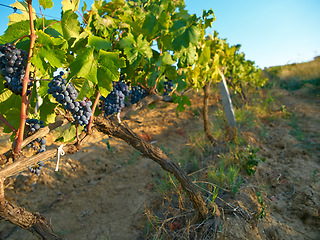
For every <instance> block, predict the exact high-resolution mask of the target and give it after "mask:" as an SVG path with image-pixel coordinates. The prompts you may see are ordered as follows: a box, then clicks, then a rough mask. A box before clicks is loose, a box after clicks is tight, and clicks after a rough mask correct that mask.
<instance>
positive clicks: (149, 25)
mask: <svg viewBox="0 0 320 240" xmlns="http://www.w3.org/2000/svg"><path fill="white" fill-rule="evenodd" d="M157 30H158V22H157V18H156V16H155V15H154V14H153V13H148V14H147V15H146V18H145V20H144V22H143V25H142V31H143V33H144V34H145V35H147V36H148V37H149V39H150V38H152V37H153V36H154V34H155V33H156V32H157Z"/></svg>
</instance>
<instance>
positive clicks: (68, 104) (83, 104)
mask: <svg viewBox="0 0 320 240" xmlns="http://www.w3.org/2000/svg"><path fill="white" fill-rule="evenodd" d="M63 75H64V73H63V72H60V74H59V75H57V76H55V77H54V78H53V79H52V81H51V82H49V84H48V87H49V89H48V90H47V92H48V93H49V94H52V96H53V97H54V98H55V99H56V100H57V102H59V103H61V104H62V105H63V106H64V108H65V109H66V110H69V111H70V112H71V114H72V116H73V118H74V120H75V122H76V123H79V124H80V125H81V126H86V125H88V123H89V120H90V117H91V115H92V110H91V105H92V102H91V101H86V98H85V99H84V100H82V101H76V99H77V97H78V95H79V94H78V92H77V90H76V89H75V87H74V86H73V84H72V83H69V84H68V85H67V80H66V79H63V78H62V76H63Z"/></svg>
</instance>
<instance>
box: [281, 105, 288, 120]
mask: <svg viewBox="0 0 320 240" xmlns="http://www.w3.org/2000/svg"><path fill="white" fill-rule="evenodd" d="M281 112H282V114H283V118H289V117H290V113H289V112H288V110H287V108H286V105H281Z"/></svg>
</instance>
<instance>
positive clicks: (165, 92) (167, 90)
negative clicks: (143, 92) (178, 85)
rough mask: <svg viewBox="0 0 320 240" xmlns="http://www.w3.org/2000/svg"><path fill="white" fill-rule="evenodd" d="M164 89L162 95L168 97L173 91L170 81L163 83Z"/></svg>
mask: <svg viewBox="0 0 320 240" xmlns="http://www.w3.org/2000/svg"><path fill="white" fill-rule="evenodd" d="M163 84H164V89H163V95H164V96H168V95H169V93H170V92H172V90H173V83H172V81H171V80H168V81H165V82H164V83H163Z"/></svg>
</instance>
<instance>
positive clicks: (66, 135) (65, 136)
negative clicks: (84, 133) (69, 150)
mask: <svg viewBox="0 0 320 240" xmlns="http://www.w3.org/2000/svg"><path fill="white" fill-rule="evenodd" d="M76 133H77V128H76V126H75V125H71V126H70V128H68V129H67V130H65V131H63V132H62V133H61V135H60V136H59V137H58V138H57V140H56V141H62V142H70V141H72V140H73V139H75V137H76Z"/></svg>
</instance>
